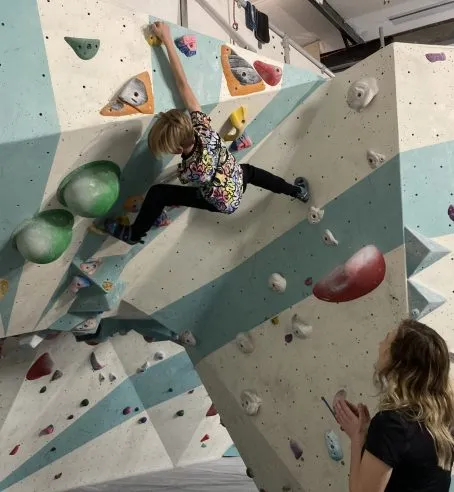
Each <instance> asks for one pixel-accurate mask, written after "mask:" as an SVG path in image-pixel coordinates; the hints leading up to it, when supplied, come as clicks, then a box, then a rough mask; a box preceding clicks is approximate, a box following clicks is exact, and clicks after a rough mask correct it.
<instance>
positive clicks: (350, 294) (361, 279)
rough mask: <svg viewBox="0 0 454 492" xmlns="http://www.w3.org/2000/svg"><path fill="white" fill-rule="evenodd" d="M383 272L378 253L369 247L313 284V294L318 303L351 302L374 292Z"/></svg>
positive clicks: (384, 269)
mask: <svg viewBox="0 0 454 492" xmlns="http://www.w3.org/2000/svg"><path fill="white" fill-rule="evenodd" d="M385 273H386V263H385V258H384V256H383V254H382V253H381V251H380V250H379V249H377V248H376V247H375V246H373V245H369V246H365V247H364V248H361V249H360V250H359V251H358V252H357V253H355V254H354V255H353V256H352V257H351V258H350V259H348V260H347V261H346V263H344V264H343V265H339V266H338V267H336V268H335V269H334V270H333V271H332V272H331V273H329V274H328V275H327V276H326V277H324V278H323V279H322V280H320V281H319V282H317V283H316V285H315V287H314V289H313V294H314V296H315V297H317V298H318V299H320V300H322V301H328V302H347V301H353V300H354V299H358V298H360V297H362V296H365V295H366V294H368V293H369V292H371V291H373V290H374V289H376V288H377V287H378V286H379V285H380V284H381V283H382V282H383V279H384V278H385Z"/></svg>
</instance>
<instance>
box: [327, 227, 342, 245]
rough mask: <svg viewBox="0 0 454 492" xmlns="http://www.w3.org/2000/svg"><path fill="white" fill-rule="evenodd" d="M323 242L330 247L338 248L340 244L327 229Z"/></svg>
mask: <svg viewBox="0 0 454 492" xmlns="http://www.w3.org/2000/svg"><path fill="white" fill-rule="evenodd" d="M323 242H324V243H325V244H327V245H328V246H337V245H338V244H339V241H338V240H337V239H336V238H335V237H334V235H333V233H332V232H331V231H330V230H329V229H326V231H325V232H324V233H323Z"/></svg>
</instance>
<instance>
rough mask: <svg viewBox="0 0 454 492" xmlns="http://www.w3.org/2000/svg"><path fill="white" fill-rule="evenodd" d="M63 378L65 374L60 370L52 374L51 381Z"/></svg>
mask: <svg viewBox="0 0 454 492" xmlns="http://www.w3.org/2000/svg"><path fill="white" fill-rule="evenodd" d="M62 376H63V373H62V372H61V371H60V369H56V370H55V371H54V373H53V374H52V377H51V378H50V380H51V381H57V379H60V378H61V377H62Z"/></svg>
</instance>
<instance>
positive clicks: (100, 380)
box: [98, 372, 106, 383]
mask: <svg viewBox="0 0 454 492" xmlns="http://www.w3.org/2000/svg"><path fill="white" fill-rule="evenodd" d="M98 379H99V382H100V383H102V382H103V381H105V380H106V376H104V374H103V373H102V372H100V373H99V375H98Z"/></svg>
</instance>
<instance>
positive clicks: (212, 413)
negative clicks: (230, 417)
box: [205, 403, 218, 417]
mask: <svg viewBox="0 0 454 492" xmlns="http://www.w3.org/2000/svg"><path fill="white" fill-rule="evenodd" d="M217 414H218V411H217V410H216V407H215V406H214V403H212V404H211V407H210V408H209V409H208V411H207V413H206V415H205V417H214V416H215V415H217Z"/></svg>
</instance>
